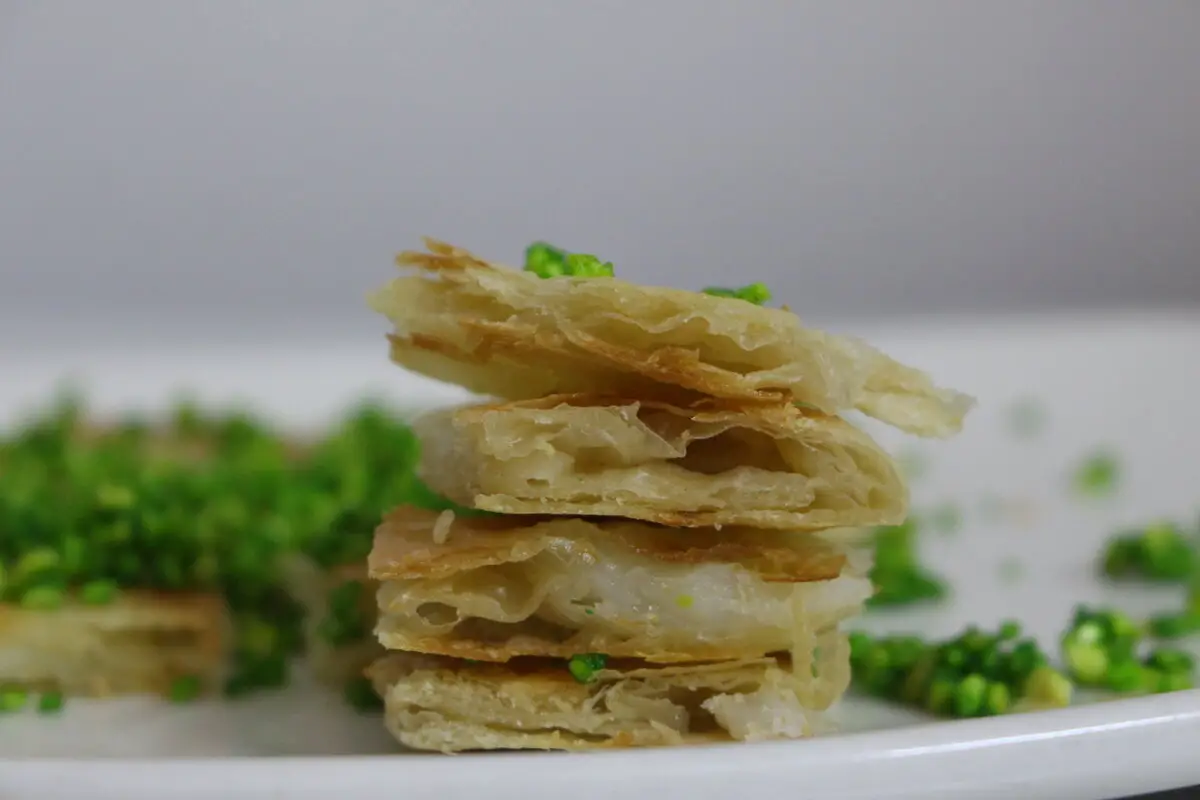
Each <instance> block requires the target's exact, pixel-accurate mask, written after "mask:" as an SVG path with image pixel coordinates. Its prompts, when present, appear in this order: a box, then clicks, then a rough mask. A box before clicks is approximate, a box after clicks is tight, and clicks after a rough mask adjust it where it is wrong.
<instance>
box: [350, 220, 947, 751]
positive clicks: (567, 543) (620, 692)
mask: <svg viewBox="0 0 1200 800" xmlns="http://www.w3.org/2000/svg"><path fill="white" fill-rule="evenodd" d="M427 245H428V248H429V251H428V252H423V253H405V254H402V255H401V256H400V258H399V262H400V264H401V266H402V267H404V268H407V269H411V270H414V271H415V273H416V274H414V275H410V276H406V277H402V278H399V279H397V280H395V281H393V282H392V283H391V284H389V285H388V286H387V287H385V288H384V289H382V290H381V291H380V292H378V293H377V294H376V295H375V296H374V298H373V300H372V304H373V306H374V307H375V308H376V309H377V310H378V311H380V312H382V313H384V314H386V315H387V316H388V317H389V318H390V319H391V321H392V323H393V324H394V326H395V332H394V334H393V335H392V336H391V337H390V339H391V355H392V359H393V360H394V361H396V362H397V363H399V364H401V365H403V366H406V367H408V368H410V369H413V370H416V371H418V372H421V373H424V374H426V375H429V376H432V377H435V378H439V379H442V380H448V381H452V382H455V383H458V384H460V385H462V386H465V387H466V388H468V389H470V390H473V391H475V392H477V393H479V394H485V395H491V396H493V397H499V398H503V401H502V402H492V403H487V404H479V405H471V406H467V407H463V408H454V409H448V410H442V411H437V412H434V413H432V414H430V415H427V416H426V417H424V418H423V419H421V420H419V421H418V422H417V424H416V430H417V433H418V436H419V437H420V439H421V443H422V466H421V470H422V477H423V478H424V479H425V481H426V482H427V483H429V485H430V486H431V487H432V488H433V489H434V490H436V491H438V492H441V493H442V494H444V495H445V496H447V497H448V498H450V499H451V500H453V501H455V502H456V503H458V504H460V505H461V506H463V507H465V508H467V509H471V511H470V512H468V513H460V514H457V515H456V514H455V513H454V512H450V511H445V512H440V513H439V512H429V511H422V510H419V509H415V508H408V507H405V508H399V509H396V510H395V511H393V512H392V513H391V514H390V515H389V516H388V517H387V518H386V519H385V520H384V522H383V524H382V525H381V526H380V527H379V529H378V531H377V532H376V538H375V544H374V549H373V550H372V552H371V555H370V559H369V569H370V574H371V577H372V578H373V579H375V580H378V581H379V582H380V589H379V594H378V600H379V623H378V627H377V629H376V633H377V635H378V638H379V641H380V642H381V643H382V644H383V646H384V647H386V648H387V649H388V650H389V651H391V652H390V653H389V654H388V655H387V656H385V657H384V658H382V659H381V660H380V661H378V662H377V663H376V664H374V665H373V667H372V668H371V670H370V675H371V678H372V680H373V682H374V684H375V686H376V689H377V690H378V691H379V693H380V694H381V696H382V697H383V699H384V702H385V705H386V717H387V724H388V726H389V729H390V730H391V731H392V733H393V734H394V735H395V736H396V737H397V738H398V739H399V740H400V741H401V742H402V743H404V744H405V745H408V746H410V747H414V748H419V749H430V750H442V751H447V752H452V751H459V750H467V749H500V748H503V749H513V748H534V749H579V748H593V747H603V746H630V745H633V746H637V745H662V744H676V743H683V742H690V741H700V740H711V739H737V740H756V739H767V738H793V737H801V736H806V735H809V734H811V733H813V732H814V731H816V730H818V729H819V728H820V726H821V722H822V714H823V712H824V711H826V710H827V709H828V708H829V707H830V706H831V705H832V704H833V703H834V702H835V701H836V700H837V699H838V698H839V697H840V695H841V694H842V693H843V692H844V691H845V689H846V687H847V684H848V682H849V660H848V647H847V644H846V640H845V638H844V636H843V635H842V634H841V632H840V631H839V623H841V622H842V621H843V620H845V619H847V618H848V617H852V616H854V615H855V614H857V613H858V612H859V611H860V610H861V606H862V603H863V602H864V601H865V600H866V599H867V598H868V597H869V596H870V594H871V591H872V590H871V586H870V583H869V581H868V580H867V578H866V571H867V569H868V567H869V563H868V562H869V550H868V549H867V546H866V542H865V541H864V539H863V537H862V536H860V535H857V533H856V532H857V530H858V529H861V528H864V527H867V526H875V525H883V524H896V523H898V522H900V521H901V520H902V519H903V518H904V516H905V514H906V510H907V491H906V489H905V486H904V484H903V482H902V479H901V477H900V476H899V474H898V471H897V469H896V468H895V465H894V464H893V463H892V461H891V460H890V459H889V457H888V456H887V455H886V454H885V453H884V452H883V451H882V450H880V448H879V447H878V446H877V445H876V444H875V443H874V442H873V441H872V440H871V439H870V438H869V437H868V436H867V435H866V434H865V433H863V432H862V431H860V430H858V429H857V428H855V427H854V426H852V425H851V424H849V423H848V422H846V421H844V420H842V419H841V418H840V416H839V413H840V412H843V411H846V410H850V409H857V410H859V411H863V412H865V413H867V414H869V415H871V416H874V417H877V418H879V419H881V420H883V421H885V422H889V423H892V424H894V425H896V426H898V427H900V428H903V429H905V430H907V431H910V432H914V433H917V434H922V435H939V436H941V435H948V434H950V433H953V432H954V431H956V430H957V429H958V428H959V427H960V425H961V421H962V417H963V415H964V414H965V413H966V411H967V409H968V407H969V405H970V400H969V399H968V398H966V397H965V396H963V395H960V394H958V393H956V392H952V391H948V390H943V389H939V388H937V387H935V386H934V385H933V384H932V383H931V382H930V380H929V379H928V378H927V377H926V376H925V375H923V374H922V373H920V372H918V371H916V370H914V369H912V368H909V367H905V366H903V365H901V364H898V363H896V362H895V361H893V360H891V359H890V358H888V357H886V356H885V355H883V354H882V353H880V352H878V351H877V350H875V349H873V348H871V347H869V346H868V345H865V344H863V343H861V342H857V341H854V340H849V339H844V338H840V337H836V336H832V335H828V334H825V333H821V332H819V331H814V330H810V329H806V328H804V327H802V326H801V324H800V322H799V320H798V319H797V318H796V316H795V315H793V314H791V313H790V312H788V311H786V310H780V309H769V308H762V307H759V306H756V305H754V304H751V303H748V302H745V301H743V300H739V299H733V298H726V297H716V296H710V295H707V294H699V293H693V292H686V291H680V290H674V289H664V288H656V287H643V286H638V285H634V284H631V283H627V282H624V281H620V280H617V279H615V278H607V277H606V278H580V277H556V278H550V279H543V278H539V277H537V276H536V275H533V274H530V273H529V272H522V271H518V270H514V269H509V268H506V267H501V266H498V265H494V264H490V263H488V262H485V261H482V260H480V259H477V258H475V257H474V256H472V255H471V254H470V253H467V252H466V251H463V250H461V249H458V248H454V247H451V246H449V245H445V244H442V243H439V242H434V241H429V242H427ZM478 512H486V513H478Z"/></svg>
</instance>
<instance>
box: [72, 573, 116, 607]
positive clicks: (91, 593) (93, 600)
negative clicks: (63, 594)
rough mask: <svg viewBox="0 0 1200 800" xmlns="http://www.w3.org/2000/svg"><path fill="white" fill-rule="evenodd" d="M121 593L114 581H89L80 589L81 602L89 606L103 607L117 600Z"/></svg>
mask: <svg viewBox="0 0 1200 800" xmlns="http://www.w3.org/2000/svg"><path fill="white" fill-rule="evenodd" d="M119 592H120V589H118V588H117V582H116V581H114V580H109V579H100V580H95V581H88V582H87V583H85V584H84V585H83V586H81V587H80V588H79V601H80V602H81V603H84V604H86V605H89V606H103V605H107V604H109V603H111V602H112V601H113V600H115V599H116V598H117V594H118V593H119Z"/></svg>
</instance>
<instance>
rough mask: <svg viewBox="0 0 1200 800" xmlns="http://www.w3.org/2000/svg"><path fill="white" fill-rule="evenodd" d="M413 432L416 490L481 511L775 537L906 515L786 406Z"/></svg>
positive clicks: (595, 403)
mask: <svg viewBox="0 0 1200 800" xmlns="http://www.w3.org/2000/svg"><path fill="white" fill-rule="evenodd" d="M414 429H415V430H416V432H417V435H418V436H419V437H420V439H421V446H422V453H423V458H422V461H421V466H420V470H421V473H422V477H423V478H424V479H425V481H426V482H427V483H428V484H429V485H430V486H431V487H432V488H433V489H434V490H436V491H438V492H440V493H441V494H444V495H446V496H447V497H449V498H451V499H452V500H454V501H455V502H458V503H461V504H462V505H465V506H471V507H474V508H479V509H485V510H487V511H493V512H500V513H506V514H573V515H586V516H597V515H599V516H619V517H628V518H632V519H640V520H646V521H650V522H656V523H661V524H663V525H671V526H676V527H702V526H724V525H744V526H752V527H756V528H772V529H789V530H802V529H824V528H831V527H859V526H871V525H894V524H898V523H899V522H901V521H902V520H903V519H904V517H905V514H906V512H907V499H908V496H907V491H906V488H905V486H904V483H903V482H902V481H901V479H900V476H899V474H898V472H897V470H896V468H895V465H894V464H893V463H892V461H891V459H890V458H889V457H888V455H887V454H886V453H885V452H883V451H882V450H881V449H880V448H879V447H878V446H877V445H876V444H875V443H874V442H873V441H872V440H871V438H870V437H868V436H867V435H866V434H865V433H863V432H862V431H860V430H858V429H857V428H855V427H854V426H852V425H850V424H848V423H846V422H844V421H843V420H841V419H839V418H837V417H831V416H828V415H825V414H823V413H821V412H819V411H814V410H812V409H802V408H797V407H795V406H791V405H786V404H782V405H781V404H775V405H747V404H734V403H729V402H727V401H723V402H714V401H698V402H696V403H694V404H693V405H692V406H691V407H687V408H684V407H680V406H675V405H671V404H668V403H663V402H658V401H642V402H637V401H633V400H622V399H614V398H608V397H602V396H595V395H559V396H552V397H546V398H542V399H539V400H525V401H517V402H510V403H504V404H499V405H477V406H469V407H466V408H459V409H448V410H442V411H438V412H434V413H432V414H429V415H426V416H425V417H423V418H420V419H418V420H417V421H416V422H415V426H414Z"/></svg>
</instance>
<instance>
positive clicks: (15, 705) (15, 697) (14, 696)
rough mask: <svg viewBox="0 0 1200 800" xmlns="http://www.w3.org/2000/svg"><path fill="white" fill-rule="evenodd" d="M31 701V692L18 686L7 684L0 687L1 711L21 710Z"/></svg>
mask: <svg viewBox="0 0 1200 800" xmlns="http://www.w3.org/2000/svg"><path fill="white" fill-rule="evenodd" d="M28 701H29V692H27V691H25V690H24V689H22V688H20V687H18V686H7V687H4V688H2V689H0V713H6V714H7V713H12V712H13V711H20V710H21V709H22V708H24V707H25V704H26V703H27V702H28Z"/></svg>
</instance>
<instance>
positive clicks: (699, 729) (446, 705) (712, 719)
mask: <svg viewBox="0 0 1200 800" xmlns="http://www.w3.org/2000/svg"><path fill="white" fill-rule="evenodd" d="M369 674H370V677H371V679H372V681H373V683H374V685H375V687H376V691H378V692H379V694H380V696H381V697H383V698H384V704H385V720H386V724H387V727H388V730H389V731H391V733H392V734H393V735H394V736H395V737H396V738H397V739H398V740H399V741H400V742H401V743H402V744H404V745H406V746H408V747H411V748H414V749H418V750H434V751H440V752H444V753H455V752H461V751H466V750H513V749H531V750H590V749H603V748H613V747H653V746H664V745H678V744H690V743H700V742H720V741H734V740H741V741H760V740H766V739H787V738H800V737H803V736H807V735H811V734H812V733H813V732H814V731H815V730H817V729H818V728H819V727H820V726H822V724H823V718H822V712H823V711H824V709H825V708H827V707H828V703H825V704H824V705H821V706H820V707H817V706H816V705H812V704H809V705H806V704H805V702H804V701H802V700H801V699H800V698H799V696H798V695H797V694H796V693H795V692H794V691H793V689H792V678H791V676H790V674H789V670H788V668H787V665H786V662H783V663H781V662H780V661H777V660H776V659H774V658H763V659H752V660H742V661H729V662H722V663H710V664H690V665H687V666H675V667H648V666H646V665H644V664H638V663H636V662H613V663H610V665H609V667H608V668H607V669H605V670H603V671H601V672H600V673H598V675H597V680H596V681H594V682H591V683H586V684H581V683H579V682H577V681H575V680H574V679H573V678H572V677H571V675H570V673H569V672H568V670H567V665H566V663H565V662H562V661H557V662H554V661H547V660H543V659H529V660H524V661H519V662H512V663H509V664H504V665H498V664H468V663H466V662H463V661H458V660H455V659H448V658H436V657H430V656H421V655H416V654H412V653H393V654H390V655H388V656H386V657H385V658H383V659H382V660H380V661H379V662H377V663H376V664H375V665H373V666H372V667H371V669H370V670H369Z"/></svg>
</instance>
